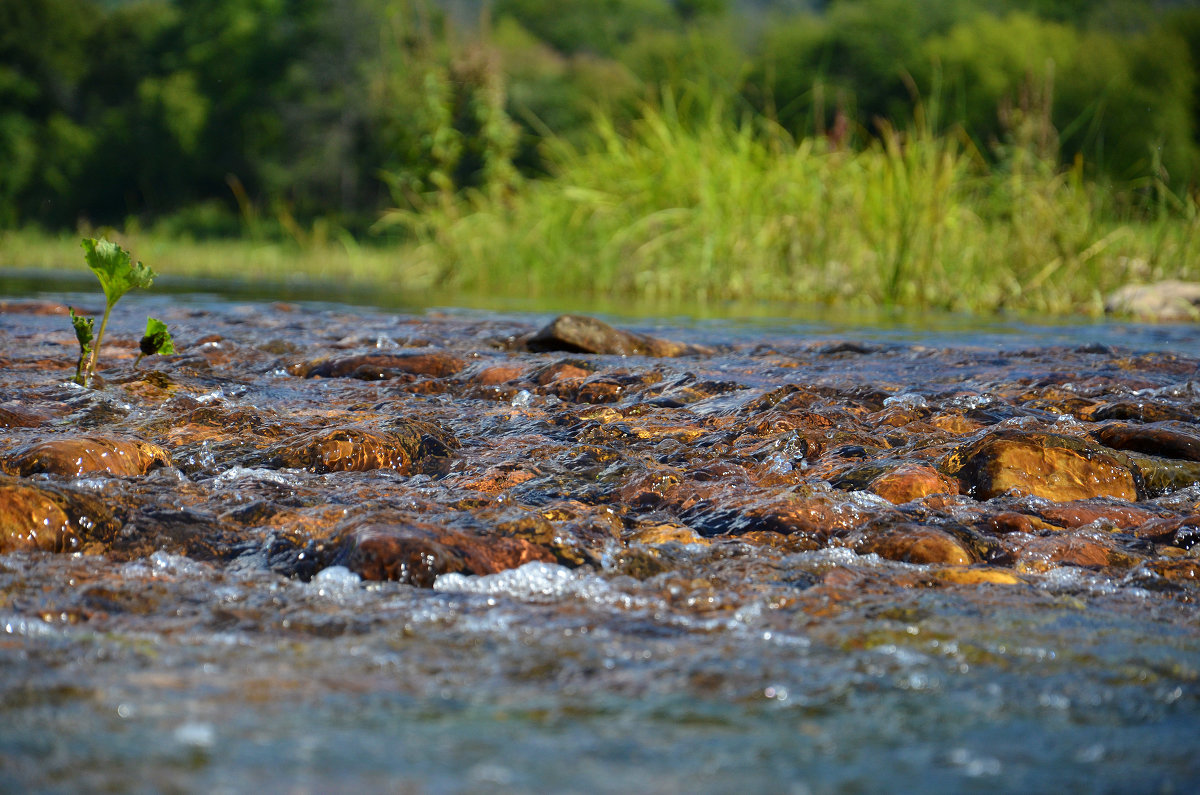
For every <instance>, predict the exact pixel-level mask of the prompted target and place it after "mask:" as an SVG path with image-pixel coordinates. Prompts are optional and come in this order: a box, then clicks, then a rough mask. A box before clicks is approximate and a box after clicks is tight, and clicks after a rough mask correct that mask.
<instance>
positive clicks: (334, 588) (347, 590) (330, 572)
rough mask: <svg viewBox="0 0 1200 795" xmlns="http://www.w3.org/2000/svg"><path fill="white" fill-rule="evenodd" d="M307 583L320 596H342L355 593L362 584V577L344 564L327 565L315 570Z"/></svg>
mask: <svg viewBox="0 0 1200 795" xmlns="http://www.w3.org/2000/svg"><path fill="white" fill-rule="evenodd" d="M309 585H310V587H313V588H315V589H316V590H317V593H318V594H320V595H321V596H343V595H346V594H351V593H357V592H358V591H359V590H360V589H361V586H362V577H360V576H358V575H357V574H355V573H354V572H352V571H350V569H348V568H346V567H345V566H329V567H327V568H324V569H321V570H320V571H319V572H317V576H315V577H313V578H312V582H311V583H309Z"/></svg>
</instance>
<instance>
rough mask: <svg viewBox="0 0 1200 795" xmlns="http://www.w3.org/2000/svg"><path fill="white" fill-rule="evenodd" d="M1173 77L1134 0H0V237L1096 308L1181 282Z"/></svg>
mask: <svg viewBox="0 0 1200 795" xmlns="http://www.w3.org/2000/svg"><path fill="white" fill-rule="evenodd" d="M1198 75H1200V10H1197V9H1194V8H1191V7H1190V4H1187V3H1182V2H1178V3H1172V2H1163V1H1162V0H1158V1H1156V0H1112V2H1090V1H1085V0H982V1H981V2H976V1H973V0H829V1H828V2H818V1H816V0H814V1H813V2H804V1H803V0H792V1H791V2H787V1H786V0H778V1H776V2H770V1H769V0H759V1H758V2H754V1H752V0H743V1H742V2H736V1H735V0H494V2H480V1H478V0H476V1H474V2H472V1H471V0H459V1H458V2H440V3H439V2H432V1H431V0H124V1H123V0H109V1H108V2H103V1H101V0H6V2H5V3H4V4H2V5H0V164H2V167H0V230H3V231H0V235H2V236H3V237H2V239H0V253H2V254H3V256H2V258H0V261H2V263H3V264H5V265H38V264H46V263H44V262H42V261H40V260H39V259H38V258H39V256H42V254H39V252H45V251H52V250H53V245H49V247H47V245H46V244H45V243H44V241H45V239H46V235H47V234H49V235H50V236H51V238H52V237H53V236H54V235H55V234H59V233H63V234H68V233H69V234H72V235H74V234H75V233H76V232H78V231H83V232H90V231H92V230H94V229H96V228H98V227H115V228H116V230H117V231H119V232H121V233H123V234H124V235H125V236H126V237H128V238H134V239H140V240H141V241H142V242H143V243H144V245H147V246H150V245H154V246H159V247H162V246H164V245H165V244H164V241H173V242H174V244H175V246H176V249H177V250H180V251H183V250H186V251H187V252H188V253H187V255H186V256H184V257H182V258H181V265H183V266H184V267H186V268H187V269H188V270H189V271H192V272H208V273H212V274H216V275H220V274H222V273H224V274H228V273H230V272H231V271H233V270H235V269H237V270H241V271H242V272H243V273H245V272H247V270H246V265H245V263H244V262H239V261H238V260H239V257H240V258H243V259H244V258H247V257H249V258H250V259H252V260H253V261H254V263H255V265H254V267H253V268H251V269H250V270H249V272H250V273H252V274H253V273H258V274H260V275H274V276H283V275H286V274H288V273H289V272H294V271H296V270H297V269H300V270H308V271H310V272H312V273H314V274H316V275H323V276H326V277H330V278H341V277H347V276H352V277H354V278H358V279H375V280H379V279H385V278H386V279H401V280H404V282H405V283H407V284H411V285H413V286H415V287H431V286H441V287H446V288H452V289H460V290H467V291H474V292H479V291H487V292H492V293H494V292H497V291H501V292H503V291H508V292H511V293H515V294H522V295H524V294H530V293H541V294H544V295H553V294H555V293H556V292H558V293H561V292H563V291H568V292H570V293H571V294H576V295H579V294H589V293H599V294H613V293H617V294H627V295H630V296H641V297H658V298H664V299H687V300H696V299H700V300H706V299H728V298H750V299H754V298H758V297H763V296H770V297H774V298H785V299H795V300H803V301H805V302H818V303H825V304H831V305H842V304H858V305H863V306H875V305H881V304H883V305H888V304H899V305H910V306H934V307H945V308H951V309H971V310H994V309H998V308H1010V307H1011V308H1021V309H1034V310H1039V311H1047V310H1048V311H1057V312H1067V311H1079V310H1084V311H1099V308H1100V305H1101V296H1102V295H1103V293H1104V292H1105V291H1107V290H1108V289H1110V288H1112V287H1115V286H1117V285H1119V284H1122V283H1124V282H1127V281H1139V280H1150V279H1155V278H1164V277H1168V276H1170V277H1181V278H1196V277H1197V266H1196V263H1197V262H1198V260H1197V256H1196V255H1197V253H1198V252H1197V250H1196V249H1197V246H1200V242H1198V236H1197V235H1196V234H1195V230H1196V225H1197V223H1200V220H1198V219H1200V213H1197V211H1196V201H1195V198H1194V187H1195V185H1196V183H1197V179H1198V178H1200V77H1198ZM30 229H39V230H42V233H39V234H32V233H31V232H30V231H29V230H30ZM229 239H239V240H249V241H251V242H252V243H253V244H254V246H253V247H252V248H250V247H243V248H241V249H238V248H237V247H236V246H232V244H230V243H229V242H227V241H228V240H229ZM38 241H42V242H41V243H39V242H38ZM197 241H199V243H198V242H197ZM204 241H216V242H213V243H212V244H211V245H212V248H211V251H212V252H213V254H212V256H209V257H208V258H207V259H206V257H205V255H204V254H199V255H197V254H196V253H195V246H197V245H202V244H203V243H204ZM39 246H40V248H39ZM231 246H232V247H231ZM364 247H365V248H364ZM289 250H291V251H292V252H293V253H294V256H290V255H289V253H288V252H289ZM238 251H240V252H241V253H240V254H238V253H236V252H238ZM332 251H336V252H337V253H336V256H334V255H333V254H328V255H327V252H332ZM231 252H232V253H231ZM314 252H316V253H315V254H314ZM137 253H138V256H140V257H148V256H149V254H148V253H147V252H145V251H138V252H137ZM73 255H74V252H73V251H71V252H70V254H68V256H73ZM49 256H53V255H49ZM165 256H167V258H168V260H169V258H170V256H169V253H166V254H165ZM156 263H158V264H159V265H160V266H161V267H160V269H162V270H167V271H168V272H169V271H170V267H171V266H170V264H168V263H164V262H163V261H162V260H156Z"/></svg>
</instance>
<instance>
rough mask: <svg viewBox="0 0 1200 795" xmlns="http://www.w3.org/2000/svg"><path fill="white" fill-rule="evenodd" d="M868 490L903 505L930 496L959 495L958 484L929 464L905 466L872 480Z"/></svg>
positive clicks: (893, 502)
mask: <svg viewBox="0 0 1200 795" xmlns="http://www.w3.org/2000/svg"><path fill="white" fill-rule="evenodd" d="M867 490H868V491H871V492H873V493H874V494H878V495H879V496H880V497H883V498H884V499H885V500H887V501H888V502H890V503H892V504H894V505H902V504H903V503H906V502H912V501H913V500H919V499H921V498H922V497H927V496H929V495H930V494H957V493H958V483H957V482H956V481H954V480H951V479H950V478H947V477H946V476H945V475H943V474H941V473H940V472H938V471H937V470H936V469H934V468H933V467H931V466H929V465H927V464H903V465H901V466H899V467H896V468H895V469H893V470H891V471H890V472H885V473H883V474H882V475H880V476H879V477H877V478H875V479H874V480H872V481H871V483H870V485H868V486H867Z"/></svg>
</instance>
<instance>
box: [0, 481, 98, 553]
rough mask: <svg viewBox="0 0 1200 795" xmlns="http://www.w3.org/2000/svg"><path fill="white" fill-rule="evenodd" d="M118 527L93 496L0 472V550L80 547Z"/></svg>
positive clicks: (60, 550)
mask: <svg viewBox="0 0 1200 795" xmlns="http://www.w3.org/2000/svg"><path fill="white" fill-rule="evenodd" d="M119 528H120V523H118V522H117V521H116V520H115V519H114V518H113V516H112V512H111V511H110V510H109V509H108V508H107V507H105V506H104V505H103V504H102V503H101V502H100V501H99V500H98V499H96V497H94V496H92V495H90V494H81V493H78V492H74V491H71V490H69V489H62V488H57V487H52V488H46V487H42V486H34V485H30V484H28V483H24V482H22V481H20V480H18V479H16V478H9V477H4V476H0V553H8V552H18V551H32V550H41V551H43V552H78V551H83V550H84V547H85V545H86V543H87V542H89V541H93V540H100V541H105V540H108V539H110V538H111V537H112V535H113V534H115V533H116V531H117V530H118V529H119Z"/></svg>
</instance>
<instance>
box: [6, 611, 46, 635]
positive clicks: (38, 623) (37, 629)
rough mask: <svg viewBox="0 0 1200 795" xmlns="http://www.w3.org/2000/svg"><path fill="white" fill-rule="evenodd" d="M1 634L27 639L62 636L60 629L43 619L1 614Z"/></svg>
mask: <svg viewBox="0 0 1200 795" xmlns="http://www.w3.org/2000/svg"><path fill="white" fill-rule="evenodd" d="M0 632H3V633H4V634H5V635H21V636H23V637H26V638H39V637H48V636H50V635H58V634H61V633H60V631H59V630H58V629H56V628H55V627H53V626H51V625H50V624H47V623H46V622H45V621H42V620H41V619H30V618H25V617H24V616H16V615H3V614H0Z"/></svg>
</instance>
